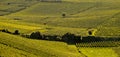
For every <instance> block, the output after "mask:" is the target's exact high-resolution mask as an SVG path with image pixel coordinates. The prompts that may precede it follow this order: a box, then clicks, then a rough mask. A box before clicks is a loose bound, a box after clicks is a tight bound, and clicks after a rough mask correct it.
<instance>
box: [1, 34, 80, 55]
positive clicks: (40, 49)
mask: <svg viewBox="0 0 120 57" xmlns="http://www.w3.org/2000/svg"><path fill="white" fill-rule="evenodd" d="M0 36H2V37H0V47H1V48H0V49H1V51H0V52H2V53H0V55H1V56H10V54H11V53H13V54H12V55H13V56H22V55H21V54H23V55H26V56H35V57H36V56H38V57H40V56H41V57H48V56H49V57H56V56H59V57H68V56H70V57H79V56H80V55H79V53H78V52H77V51H75V50H74V49H73V50H71V49H69V47H68V46H67V44H66V43H63V42H53V41H43V40H32V39H26V38H22V37H19V36H14V35H9V34H5V33H1V32H0ZM3 44H4V45H3ZM5 45H6V46H5ZM2 47H3V48H2ZM6 48H8V49H7V50H5V49H6ZM10 50H13V51H12V52H10ZM5 51H6V52H5ZM7 51H8V52H7ZM15 52H16V53H15ZM17 52H18V53H17ZM19 53H20V54H19ZM14 54H16V55H14ZM29 54H31V55H29Z"/></svg>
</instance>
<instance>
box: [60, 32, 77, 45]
mask: <svg viewBox="0 0 120 57" xmlns="http://www.w3.org/2000/svg"><path fill="white" fill-rule="evenodd" d="M62 40H63V41H65V42H68V43H75V35H74V34H71V33H66V34H64V35H63V36H62Z"/></svg>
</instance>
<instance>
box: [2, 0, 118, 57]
mask: <svg viewBox="0 0 120 57" xmlns="http://www.w3.org/2000/svg"><path fill="white" fill-rule="evenodd" d="M119 5H120V1H119V0H116V1H113V0H89V1H87V0H74V1H73V0H63V2H40V1H38V0H14V1H13V0H0V30H2V29H8V30H9V31H10V32H14V31H15V30H19V32H20V34H24V35H30V34H31V33H32V32H35V31H39V32H40V33H42V34H45V35H59V36H62V35H64V34H65V33H67V32H69V33H72V34H75V35H77V36H83V37H84V36H89V34H88V30H90V29H92V30H94V36H97V37H106V38H107V37H112V38H114V37H120V19H119V18H120V7H119ZM63 14H65V16H63ZM119 45H120V42H119V41H117V42H115V41H101V42H91V43H78V44H77V45H75V44H74V45H69V44H67V43H65V42H57V41H47V40H36V39H29V38H25V37H21V36H20V35H13V34H7V33H3V32H0V56H1V57H2V56H3V57H48V56H49V57H85V56H87V57H94V56H97V57H119V56H120V52H119V50H120V48H119ZM11 51H12V52H11ZM78 51H79V52H78ZM98 53H99V54H98Z"/></svg>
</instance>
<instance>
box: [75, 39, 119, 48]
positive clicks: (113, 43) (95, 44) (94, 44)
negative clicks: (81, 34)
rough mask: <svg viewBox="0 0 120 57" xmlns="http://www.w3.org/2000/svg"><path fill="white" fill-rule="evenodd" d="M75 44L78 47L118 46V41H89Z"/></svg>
mask: <svg viewBox="0 0 120 57" xmlns="http://www.w3.org/2000/svg"><path fill="white" fill-rule="evenodd" d="M76 46H77V47H78V48H79V47H119V46H120V41H100V42H91V43H76Z"/></svg>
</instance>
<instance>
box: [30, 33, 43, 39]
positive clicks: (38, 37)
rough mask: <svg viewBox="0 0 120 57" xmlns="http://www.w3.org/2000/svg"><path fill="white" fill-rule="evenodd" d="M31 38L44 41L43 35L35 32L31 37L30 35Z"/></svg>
mask: <svg viewBox="0 0 120 57" xmlns="http://www.w3.org/2000/svg"><path fill="white" fill-rule="evenodd" d="M30 38H32V39H42V35H41V33H40V32H33V33H32V34H31V35H30Z"/></svg>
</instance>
